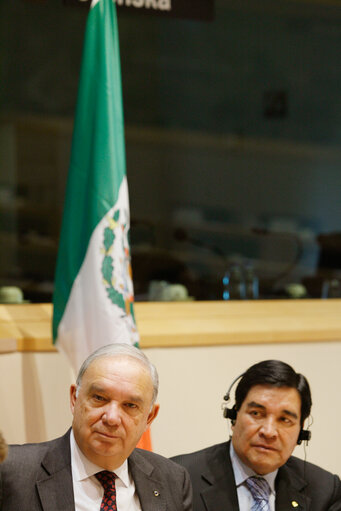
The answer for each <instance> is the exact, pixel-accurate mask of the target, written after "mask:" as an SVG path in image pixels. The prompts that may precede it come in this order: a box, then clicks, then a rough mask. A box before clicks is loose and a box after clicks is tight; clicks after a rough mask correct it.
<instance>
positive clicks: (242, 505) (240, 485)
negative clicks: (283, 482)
mask: <svg viewBox="0 0 341 511" xmlns="http://www.w3.org/2000/svg"><path fill="white" fill-rule="evenodd" d="M230 457H231V462H232V468H233V472H234V478H235V480H236V486H237V494H238V503H239V509H240V511H250V509H251V507H252V504H253V503H254V500H253V498H252V495H251V492H250V490H249V489H248V487H247V485H246V482H245V481H246V479H248V478H249V477H252V476H256V475H259V474H256V472H254V471H253V470H252V469H251V468H250V467H248V466H247V465H245V464H244V463H243V462H242V461H241V460H240V459H239V458H238V456H237V454H236V451H235V450H234V449H233V445H232V442H231V444H230ZM277 472H278V470H275V471H274V472H270V474H266V475H265V476H262V477H263V478H264V479H265V480H266V481H267V482H268V484H269V486H270V490H271V493H270V496H269V505H270V509H271V511H275V499H276V491H275V479H276V475H277Z"/></svg>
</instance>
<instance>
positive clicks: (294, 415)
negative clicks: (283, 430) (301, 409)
mask: <svg viewBox="0 0 341 511" xmlns="http://www.w3.org/2000/svg"><path fill="white" fill-rule="evenodd" d="M247 407H248V408H259V409H261V410H265V409H266V408H265V406H263V405H261V404H260V403H256V401H250V403H248V404H247ZM282 413H283V414H284V415H289V416H290V417H292V418H293V419H298V415H297V413H295V412H292V411H291V410H286V409H284V410H282Z"/></svg>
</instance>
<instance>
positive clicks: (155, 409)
mask: <svg viewBox="0 0 341 511" xmlns="http://www.w3.org/2000/svg"><path fill="white" fill-rule="evenodd" d="M159 410H160V405H158V404H156V405H153V407H152V409H151V410H150V412H149V415H148V419H147V427H149V426H150V425H151V423H152V422H153V420H154V419H155V417H156V416H157V414H158V413H159Z"/></svg>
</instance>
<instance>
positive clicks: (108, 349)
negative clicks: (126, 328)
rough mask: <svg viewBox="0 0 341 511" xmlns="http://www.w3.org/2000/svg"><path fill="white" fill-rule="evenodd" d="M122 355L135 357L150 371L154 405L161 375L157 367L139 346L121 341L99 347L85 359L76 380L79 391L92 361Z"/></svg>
mask: <svg viewBox="0 0 341 511" xmlns="http://www.w3.org/2000/svg"><path fill="white" fill-rule="evenodd" d="M120 356H122V357H131V358H134V359H135V360H137V361H138V362H139V363H140V364H141V365H143V366H144V367H145V368H146V369H147V370H148V371H149V374H150V377H151V380H152V383H153V397H152V405H153V404H154V403H155V401H156V398H157V394H158V391H159V376H158V373H157V370H156V367H155V366H154V365H153V364H152V363H151V362H150V360H149V359H148V358H147V357H146V355H145V354H144V353H143V352H142V351H141V350H140V349H139V348H135V346H131V345H130V344H121V343H113V344H107V345H106V346H102V347H101V348H98V349H97V350H96V351H94V352H93V353H91V355H89V356H88V358H87V359H85V360H84V362H83V364H82V365H81V368H80V370H79V373H78V376H77V380H76V385H77V392H78V389H79V388H80V386H81V384H82V378H83V375H84V373H85V371H86V370H87V368H88V367H89V366H90V365H91V364H92V362H94V360H96V359H98V358H103V357H120Z"/></svg>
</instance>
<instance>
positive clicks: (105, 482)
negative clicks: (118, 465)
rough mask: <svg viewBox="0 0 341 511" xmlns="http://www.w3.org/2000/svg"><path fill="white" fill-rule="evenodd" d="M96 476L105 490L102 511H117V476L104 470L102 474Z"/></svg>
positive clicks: (98, 473)
mask: <svg viewBox="0 0 341 511" xmlns="http://www.w3.org/2000/svg"><path fill="white" fill-rule="evenodd" d="M95 476H96V477H97V479H98V480H99V482H100V483H101V485H102V486H103V488H104V495H103V499H102V502H101V507H100V511H117V506H116V487H115V479H116V474H114V473H113V472H109V470H102V472H97V474H95Z"/></svg>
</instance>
